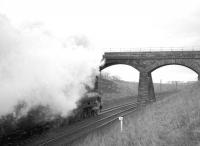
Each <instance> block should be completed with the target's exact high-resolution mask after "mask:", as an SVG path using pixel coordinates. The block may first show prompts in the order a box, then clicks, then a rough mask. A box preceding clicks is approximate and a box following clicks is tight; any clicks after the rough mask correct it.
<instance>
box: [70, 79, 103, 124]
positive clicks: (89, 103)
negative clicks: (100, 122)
mask: <svg viewBox="0 0 200 146" xmlns="http://www.w3.org/2000/svg"><path fill="white" fill-rule="evenodd" d="M97 89H98V77H96V81H95V87H94V89H93V90H90V91H89V92H87V93H86V94H85V95H84V96H83V97H82V98H81V99H80V100H79V101H78V102H77V108H76V109H75V110H74V111H73V115H72V117H70V118H69V119H70V121H71V122H69V123H72V122H75V121H81V120H82V119H85V118H89V117H93V116H97V115H98V114H99V113H100V112H101V109H102V96H101V94H100V93H98V91H97Z"/></svg>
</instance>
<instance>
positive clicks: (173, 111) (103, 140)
mask: <svg viewBox="0 0 200 146" xmlns="http://www.w3.org/2000/svg"><path fill="white" fill-rule="evenodd" d="M72 145H76V146H199V145H200V83H196V84H194V85H191V86H190V87H188V88H186V89H184V90H183V91H182V92H179V93H177V94H173V95H172V96H170V97H168V98H164V99H162V100H159V101H157V102H156V103H153V104H151V105H147V106H146V107H144V108H142V109H141V110H138V111H136V112H135V113H133V114H132V115H129V116H128V117H125V119H124V130H123V132H122V133H121V132H120V127H119V121H116V122H115V123H114V124H112V125H110V126H108V127H105V128H102V129H99V130H97V131H95V132H92V133H90V134H88V135H87V136H85V137H84V138H82V139H80V140H77V141H76V142H74V143H73V144H72Z"/></svg>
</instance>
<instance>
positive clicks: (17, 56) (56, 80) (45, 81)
mask: <svg viewBox="0 0 200 146" xmlns="http://www.w3.org/2000/svg"><path fill="white" fill-rule="evenodd" d="M89 46H90V45H89V43H88V41H87V39H86V38H85V37H70V38H69V39H66V40H65V41H62V42H61V41H58V39H56V38H54V37H53V36H52V35H51V33H49V32H48V31H44V30H43V29H40V27H39V26H38V25H36V26H35V27H34V26H31V27H26V28H24V29H23V31H21V30H20V29H17V28H14V27H13V26H12V24H11V23H10V22H9V20H8V19H7V18H6V17H4V16H0V116H2V115H5V114H8V113H10V112H13V111H14V107H15V106H16V105H17V104H18V103H20V102H25V103H26V106H25V108H24V109H23V112H22V113H24V114H25V113H26V112H27V111H28V110H29V109H30V108H32V107H34V106H37V105H42V106H48V107H49V108H50V109H51V112H52V113H53V114H60V115H62V116H67V115H68V114H69V113H70V111H71V110H72V109H74V108H75V107H76V101H77V100H78V99H80V98H81V97H82V95H83V94H84V93H85V92H86V90H85V86H84V85H85V84H87V85H89V86H93V80H94V78H95V77H94V74H96V73H97V72H98V65H99V62H100V59H101V55H100V54H99V53H97V52H96V51H95V50H94V49H91V48H90V47H89Z"/></svg>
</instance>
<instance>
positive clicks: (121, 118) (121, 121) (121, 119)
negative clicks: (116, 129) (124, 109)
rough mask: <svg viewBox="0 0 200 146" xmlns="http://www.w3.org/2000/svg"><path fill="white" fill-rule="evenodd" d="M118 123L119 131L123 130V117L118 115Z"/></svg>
mask: <svg viewBox="0 0 200 146" xmlns="http://www.w3.org/2000/svg"><path fill="white" fill-rule="evenodd" d="M119 120H120V125H121V132H122V131H123V117H119Z"/></svg>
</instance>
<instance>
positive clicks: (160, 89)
mask: <svg viewBox="0 0 200 146" xmlns="http://www.w3.org/2000/svg"><path fill="white" fill-rule="evenodd" d="M161 91H162V80H161V79H160V92H161Z"/></svg>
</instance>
